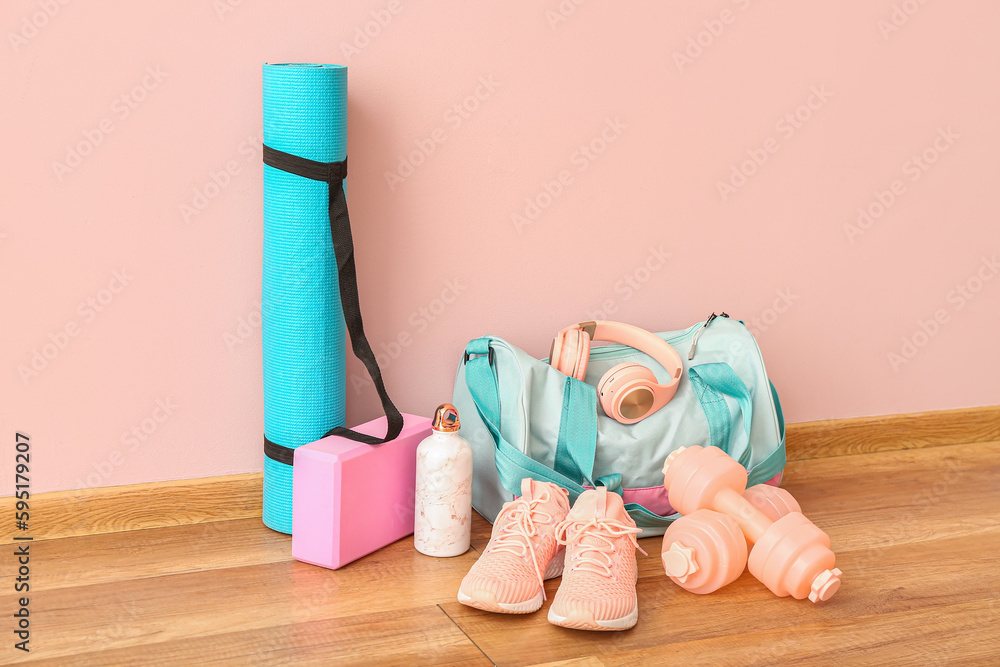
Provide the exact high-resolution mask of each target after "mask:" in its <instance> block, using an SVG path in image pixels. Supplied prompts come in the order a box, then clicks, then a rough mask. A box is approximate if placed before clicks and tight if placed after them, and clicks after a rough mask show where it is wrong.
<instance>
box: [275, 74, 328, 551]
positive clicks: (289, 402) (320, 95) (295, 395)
mask: <svg viewBox="0 0 1000 667" xmlns="http://www.w3.org/2000/svg"><path fill="white" fill-rule="evenodd" d="M263 69H264V72H263V75H264V143H265V144H266V145H267V146H270V147H271V148H274V149H277V150H279V151H284V152H286V153H291V154H294V155H297V156H300V157H303V158H307V159H310V160H316V161H318V162H336V161H340V160H344V159H345V158H346V157H347V68H346V67H341V66H339V65H311V64H265V65H264V68H263ZM327 193H328V186H327V184H326V183H324V182H321V181H312V180H309V179H306V178H301V177H299V176H296V175H294V174H290V173H288V172H285V171H282V170H280V169H275V168H273V167H270V166H267V165H265V166H264V266H263V285H262V294H261V332H262V336H263V350H264V359H263V364H264V435H265V437H266V438H268V439H269V440H271V441H273V442H275V443H278V444H280V445H283V446H285V447H290V448H295V447H299V446H301V445H305V444H308V443H310V442H313V441H315V440H317V439H319V438H321V437H322V436H323V434H324V433H326V432H327V431H329V430H330V429H331V428H333V427H334V426H343V425H344V393H345V389H346V384H345V383H346V378H345V374H344V363H345V333H346V332H345V326H344V317H343V313H342V311H341V302H340V290H339V286H338V283H337V260H336V257H335V255H334V249H333V242H332V241H331V237H330V216H329V212H328V194H327ZM264 524H265V525H267V526H268V527H269V528H272V529H273V530H277V531H280V532H282V533H291V532H292V467H291V466H290V465H285V464H283V463H280V462H278V461H275V460H273V459H271V458H268V457H265V458H264Z"/></svg>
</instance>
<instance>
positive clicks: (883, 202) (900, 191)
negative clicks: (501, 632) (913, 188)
mask: <svg viewBox="0 0 1000 667" xmlns="http://www.w3.org/2000/svg"><path fill="white" fill-rule="evenodd" d="M960 138H961V135H960V134H956V133H955V132H954V130H952V129H951V125H949V126H948V127H947V128H944V127H939V128H938V131H937V136H935V137H934V141H933V142H932V143H931V145H930V146H928V147H927V148H925V149H924V150H922V151H921V152H920V153H914V154H913V155H911V156H910V157H909V158H908V159H907V160H906V161H905V162H903V165H902V166H901V167H900V170H901V171H902V173H903V176H906V177H907V179H908V180H909V181H910V182H911V183H916V182H917V181H919V180H920V177H921V176H923V175H924V173H926V172H927V170H928V169H930V168H931V166H932V165H933V164H934V163H936V162H937V161H938V159H939V158H940V157H941V155H943V154H944V153H947V152H948V151H949V150H951V147H952V146H954V145H955V140H956V139H960ZM906 191H907V190H906V183H905V182H904V181H903V179H901V178H897V179H895V180H893V181H892V182H891V183H889V185H888V186H887V187H886V189H885V190H879V189H876V190H875V191H874V192H873V193H872V195H873V197H872V199H871V200H869V202H868V203H867V204H865V205H864V206H859V207H858V211H857V213H858V215H857V218H856V219H855V221H854V223H845V224H844V233H845V234H846V235H847V240H848V241H850V242H851V244H852V245H853V244H854V240H855V239H856V238H857V237H859V236H861V235H863V234H864V233H865V232H867V231H868V230H869V229H871V228H872V227H873V226H874V225H875V223H876V222H877V221H878V220H880V219H881V218H882V216H884V215H885V214H886V213H887V212H888V211H889V209H890V208H892V206H893V205H894V204H895V203H896V202H897V201H899V199H900V198H901V197H902V196H903V195H904V194H906Z"/></svg>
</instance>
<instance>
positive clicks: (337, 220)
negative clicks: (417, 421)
mask: <svg viewBox="0 0 1000 667" xmlns="http://www.w3.org/2000/svg"><path fill="white" fill-rule="evenodd" d="M264 164H266V165H267V166H269V167H273V168H275V169H280V170H281V171H286V172H288V173H290V174H295V175H296V176H301V177H302V178H308V179H310V180H314V181H322V182H325V183H326V184H327V186H328V190H327V198H328V207H329V218H330V238H331V240H332V241H333V251H334V253H335V254H336V256H337V282H338V285H339V286H340V303H341V306H342V308H343V311H344V322H345V324H346V325H347V331H348V333H349V334H350V335H351V349H352V350H353V351H354V356H355V357H357V358H358V359H360V360H361V362H362V363H363V364H364V365H365V368H366V369H367V370H368V375H370V376H371V379H372V382H373V383H374V384H375V391H377V392H378V397H379V400H381V401H382V410H383V412H385V417H386V430H385V437H384V438H379V437H376V436H372V435H367V434H365V433H358V432H357V431H352V430H351V429H349V428H345V427H343V426H335V427H334V428H332V429H330V430H329V431H327V432H326V433H324V434H323V437H324V438H325V437H327V436H329V435H339V436H341V437H344V438H347V439H349V440H354V441H355V442H361V443H364V444H366V445H380V444H382V443H384V442H388V441H390V440H392V439H394V438H396V437H397V436H398V435H399V433H400V431H402V430H403V415H402V414H400V412H399V410H398V409H397V408H396V406H395V405H394V404H393V402H392V399H390V398H389V394H388V393H386V390H385V383H384V382H383V380H382V372H381V370H379V367H378V361H377V360H376V359H375V353H374V352H372V346H371V345H370V344H369V343H368V337H367V336H365V327H364V323H363V322H362V320H361V300H360V298H359V297H358V275H357V269H356V268H355V264H354V239H353V237H352V236H351V219H350V217H349V216H348V214H347V197H346V196H345V194H344V179H345V178H347V160H346V159H345V160H343V161H342V162H316V161H315V160H309V159H307V158H304V157H299V156H298V155H292V154H291V153H285V152H284V151H279V150H277V149H274V148H271V147H270V146H267V145H265V146H264ZM264 454H265V455H266V456H267V457H268V458H271V459H274V460H275V461H278V462H280V463H284V464H286V465H292V463H293V461H294V460H295V458H294V455H295V450H294V449H293V448H291V447H284V446H282V445H279V444H277V443H275V442H272V441H271V440H269V439H268V438H267V436H266V435H265V436H264Z"/></svg>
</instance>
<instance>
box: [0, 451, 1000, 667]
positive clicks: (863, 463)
mask: <svg viewBox="0 0 1000 667" xmlns="http://www.w3.org/2000/svg"><path fill="white" fill-rule="evenodd" d="M785 487H786V488H787V489H789V490H790V491H791V492H792V494H793V495H794V496H795V497H796V498H797V499H798V500H799V502H800V503H801V505H802V508H803V511H804V512H805V513H806V514H807V516H809V517H810V518H811V519H812V520H813V521H814V522H815V523H817V524H818V525H819V526H820V527H822V528H823V529H825V530H826V531H827V532H828V533H829V534H830V537H831V540H832V542H833V549H834V551H835V552H836V553H837V556H838V560H837V564H838V566H839V567H840V568H841V569H842V570H843V571H844V585H843V587H842V588H841V589H840V592H839V593H838V594H837V595H836V596H835V597H834V598H833V599H832V600H830V601H829V602H827V603H825V604H820V605H813V604H811V603H809V602H808V601H796V600H793V599H791V598H777V597H775V596H774V595H772V594H771V593H770V592H769V591H767V590H766V589H765V588H764V587H763V585H761V584H760V583H758V582H757V581H756V580H754V579H753V578H752V577H751V576H750V575H749V574H747V573H744V575H743V577H742V578H740V579H739V580H738V581H737V582H735V583H734V584H732V585H730V586H729V587H727V588H725V589H723V590H721V591H718V592H716V593H714V594H712V595H708V596H695V595H692V594H689V593H686V592H684V591H683V590H681V589H679V588H678V587H677V586H675V585H673V584H672V583H671V582H670V581H669V580H668V579H667V578H666V577H665V576H664V574H663V569H662V566H661V565H660V562H659V558H658V556H659V552H660V538H648V539H645V540H641V541H640V543H641V544H642V546H643V548H644V549H645V550H646V551H648V552H649V554H650V555H649V556H648V557H642V556H641V555H640V567H639V569H640V579H639V584H638V594H639V623H638V625H637V626H636V627H635V628H634V629H633V630H631V631H628V632H621V633H600V634H598V633H587V632H579V631H573V630H566V629H562V628H557V627H554V626H552V625H550V624H549V623H548V622H546V609H547V606H548V603H546V605H545V606H544V607H543V608H542V610H541V611H539V612H538V613H536V614H532V615H528V616H501V615H494V614H488V613H485V612H480V611H477V610H475V609H470V608H468V607H465V606H462V605H460V604H458V603H457V602H456V601H455V594H456V591H457V588H458V584H459V581H460V580H461V578H462V576H463V575H464V574H465V573H466V571H467V570H468V569H469V567H470V566H471V565H472V563H473V562H474V561H475V559H476V558H477V556H478V552H479V551H481V550H482V549H483V547H484V546H485V544H486V542H487V539H488V535H489V533H488V530H489V525H488V524H487V523H486V522H485V521H483V520H481V519H479V518H478V517H476V518H477V522H476V524H475V532H474V536H473V549H472V550H470V551H469V552H468V553H467V554H465V555H464V556H461V557H458V558H452V559H441V560H436V559H433V558H428V557H426V556H422V555H420V554H418V553H416V552H415V551H414V550H413V549H412V546H411V542H410V540H402V541H400V542H398V543H396V544H394V545H392V546H390V547H388V548H386V549H383V550H382V551H379V552H378V553H376V554H373V555H372V556H369V557H368V558H365V559H363V560H361V561H359V562H356V563H354V564H351V565H349V566H347V567H345V568H343V569H342V570H340V571H337V572H332V571H328V570H324V569H321V568H317V567H312V566H309V565H305V564H302V563H298V562H295V561H293V560H292V559H291V556H290V538H289V537H288V536H285V535H280V534H278V533H274V532H272V531H270V530H268V529H267V528H265V527H264V526H263V525H262V524H261V522H260V520H259V519H253V518H251V519H239V520H232V521H218V522H214V523H203V524H199V525H188V526H177V527H167V528H155V529H148V530H135V531H129V532H118V533H109V534H103V535H90V536H79V537H67V538H61V539H52V540H46V541H40V542H35V543H33V545H32V547H31V549H32V561H31V562H32V585H33V589H32V595H31V628H32V635H31V646H32V651H31V653H30V654H23V653H21V652H20V651H14V650H13V649H12V644H13V640H12V638H11V637H12V635H11V632H10V627H11V619H10V616H9V615H8V610H13V609H14V608H15V599H16V596H15V595H14V594H13V593H12V592H9V591H10V588H9V587H7V586H6V585H5V587H4V588H5V590H4V591H3V593H4V594H3V595H0V611H2V616H3V617H4V618H6V619H7V620H5V621H2V622H0V629H2V631H3V632H2V634H0V636H2V637H4V639H3V646H2V647H0V662H2V663H10V662H19V661H25V660H29V661H35V662H37V663H39V664H52V665H61V666H65V665H159V664H167V665H175V664H176V665H194V664H201V665H230V664H231V665H248V664H249V665H268V666H273V665H285V664H296V665H300V664H317V665H318V664H324V665H350V664H359V665H361V664H363V665H368V666H374V665H391V664H406V665H445V664H447V665H460V664H461V665H466V664H468V665H489V664H491V663H496V664H500V665H535V664H544V663H552V662H559V661H565V662H559V664H565V665H649V664H674V663H676V664H691V665H713V666H717V665H758V664H775V663H785V662H787V663H789V664H796V665H824V666H826V665H847V664H866V665H871V664H899V665H925V664H955V665H998V664H1000V442H980V443H973V444H961V445H944V446H923V447H922V448H919V449H906V450H899V451H877V452H873V453H865V454H851V455H840V456H827V457H822V458H811V459H807V460H798V461H792V462H790V463H789V465H788V468H787V472H786V477H785ZM2 548H3V549H4V550H8V549H9V550H11V551H12V550H13V547H11V546H9V545H8V546H4V547H2ZM11 561H12V559H9V558H3V559H0V562H2V564H3V572H2V573H0V574H2V580H3V581H4V582H9V581H11V579H12V577H13V576H14V575H13V570H12V565H11ZM558 584H559V580H558V579H556V580H553V581H549V582H547V585H546V590H547V592H548V595H549V599H550V600H551V597H552V595H553V594H554V593H555V590H556V588H557V586H558Z"/></svg>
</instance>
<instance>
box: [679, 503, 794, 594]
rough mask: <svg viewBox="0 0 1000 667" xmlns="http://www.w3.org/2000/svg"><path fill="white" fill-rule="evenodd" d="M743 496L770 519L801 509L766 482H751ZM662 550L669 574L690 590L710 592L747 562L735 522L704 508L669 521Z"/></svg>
mask: <svg viewBox="0 0 1000 667" xmlns="http://www.w3.org/2000/svg"><path fill="white" fill-rule="evenodd" d="M743 497H744V498H746V499H747V500H748V501H750V504H751V505H753V506H754V507H756V508H757V509H759V510H760V511H761V512H763V513H764V514H765V515H766V516H767V517H768V518H769V519H771V521H777V520H778V519H780V518H781V517H783V516H785V515H786V514H788V513H790V512H799V511H801V509H800V508H799V504H798V503H797V502H796V501H795V498H793V497H792V494H790V493H788V491H785V490H784V489H779V488H778V487H776V486H771V485H770V484H758V485H757V486H751V487H750V488H748V489H747V490H746V491H744V492H743ZM662 550H663V553H662V558H663V567H664V569H665V570H666V571H667V576H669V577H670V578H671V579H673V581H674V583H676V584H678V585H679V586H681V588H684V589H685V590H688V591H691V592H692V593H698V594H705V593H713V592H715V591H717V590H719V589H720V588H722V587H723V586H727V585H729V584H731V583H732V582H734V581H736V579H738V578H739V576H740V575H741V574H743V570H744V569H745V568H746V566H747V553H748V545H747V541H746V537H744V535H743V531H741V530H740V526H739V524H738V523H736V521H735V520H734V519H733V518H731V517H729V516H728V515H726V514H722V513H720V512H713V511H712V510H708V509H701V510H697V511H695V512H694V513H692V514H689V515H687V516H682V517H681V518H680V519H677V520H676V521H674V522H673V523H672V524H670V527H669V528H667V532H666V533H665V534H664V535H663V549H662ZM696 554H697V558H696V557H695V556H696Z"/></svg>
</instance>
